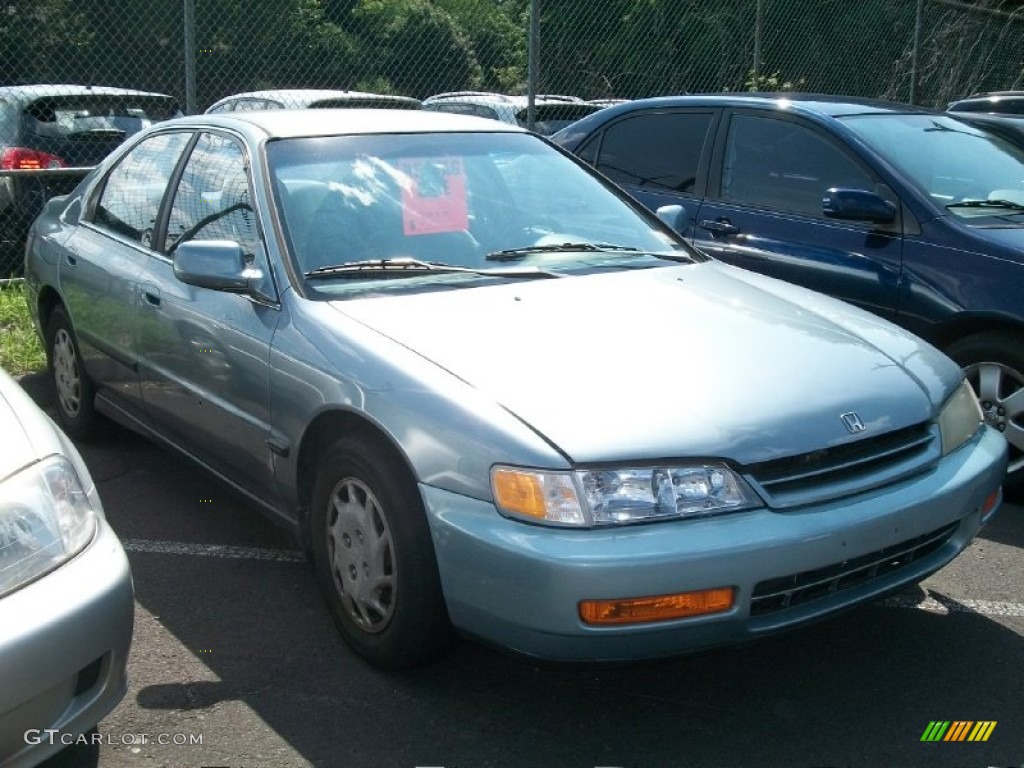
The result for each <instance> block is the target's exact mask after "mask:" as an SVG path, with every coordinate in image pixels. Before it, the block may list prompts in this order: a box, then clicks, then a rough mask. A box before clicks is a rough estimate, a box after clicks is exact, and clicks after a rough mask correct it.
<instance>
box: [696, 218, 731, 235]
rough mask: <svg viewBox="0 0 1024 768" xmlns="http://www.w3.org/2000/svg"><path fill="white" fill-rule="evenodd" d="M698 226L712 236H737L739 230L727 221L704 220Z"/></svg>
mask: <svg viewBox="0 0 1024 768" xmlns="http://www.w3.org/2000/svg"><path fill="white" fill-rule="evenodd" d="M700 226H701V228H702V229H706V230H707V231H708V232H710V233H711V234H712V235H738V234H739V232H740V228H739V227H737V226H736V225H735V224H733V223H732V222H731V221H729V220H728V219H714V220H712V219H704V220H702V221H701V223H700Z"/></svg>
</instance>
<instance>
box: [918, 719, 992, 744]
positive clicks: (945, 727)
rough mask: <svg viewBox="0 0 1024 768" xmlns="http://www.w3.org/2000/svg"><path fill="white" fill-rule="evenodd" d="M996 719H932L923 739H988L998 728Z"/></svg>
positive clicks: (923, 734)
mask: <svg viewBox="0 0 1024 768" xmlns="http://www.w3.org/2000/svg"><path fill="white" fill-rule="evenodd" d="M996 722H997V721H995V720H978V721H974V720H954V721H952V722H950V721H949V720H932V721H931V722H930V723H928V727H927V728H925V729H924V733H922V734H921V741H988V737H989V736H991V735H992V731H994V730H995V729H996Z"/></svg>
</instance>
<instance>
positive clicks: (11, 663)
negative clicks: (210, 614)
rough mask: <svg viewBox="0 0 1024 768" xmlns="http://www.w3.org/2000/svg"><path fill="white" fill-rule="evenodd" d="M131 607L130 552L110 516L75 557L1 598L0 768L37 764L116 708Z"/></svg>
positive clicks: (125, 681)
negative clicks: (126, 551)
mask: <svg viewBox="0 0 1024 768" xmlns="http://www.w3.org/2000/svg"><path fill="white" fill-rule="evenodd" d="M134 609H135V604H134V596H133V590H132V579H131V572H130V570H129V566H128V559H127V557H126V556H125V554H124V550H123V549H122V547H121V544H120V542H119V541H118V540H117V537H116V536H115V535H114V532H113V531H112V530H111V529H110V526H109V525H108V524H107V523H106V521H105V520H103V519H100V520H99V521H98V528H97V532H96V536H95V537H94V538H93V541H92V542H91V543H90V544H89V546H88V547H86V548H85V549H84V550H83V551H82V552H80V553H79V554H78V555H77V556H75V557H74V558H73V559H72V560H70V561H69V562H67V563H64V564H63V565H62V566H60V567H59V568H57V569H56V570H55V571H52V572H50V573H48V574H46V575H45V576H43V577H42V578H40V579H39V580H38V581H35V582H32V583H31V584H28V585H26V586H24V587H22V588H21V589H19V590H17V591H15V592H13V593H11V594H9V595H7V596H6V597H3V598H0V768H22V766H31V765H36V764H37V763H39V762H41V761H43V760H44V759H46V758H48V757H49V756H50V755H52V754H54V753H56V752H59V751H60V750H61V749H62V747H63V744H62V742H61V738H64V739H65V740H67V739H73V737H75V736H78V735H79V734H81V733H84V732H86V731H88V730H89V729H90V728H92V727H93V726H95V725H96V724H97V723H98V722H99V721H100V719H102V718H103V717H104V716H106V715H107V714H108V713H109V712H110V711H111V710H112V709H113V708H114V707H115V706H117V704H118V702H120V701H121V699H122V697H123V696H124V694H125V692H126V691H127V688H128V679H127V673H126V667H127V663H128V650H129V647H130V644H131V638H132V626H133V622H134ZM45 729H54V730H55V731H59V735H58V736H57V737H56V738H53V739H50V738H48V736H47V734H45V733H42V732H43V731H44V730H45ZM29 731H37V732H39V733H38V734H37V735H38V736H41V737H42V738H39V739H34V738H30V739H26V732H29ZM31 741H35V742H38V743H30V742H31Z"/></svg>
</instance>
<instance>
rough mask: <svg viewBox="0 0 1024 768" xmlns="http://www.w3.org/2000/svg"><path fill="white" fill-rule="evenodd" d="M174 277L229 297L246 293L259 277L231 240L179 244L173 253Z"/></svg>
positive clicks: (256, 283) (257, 272)
mask: <svg viewBox="0 0 1024 768" xmlns="http://www.w3.org/2000/svg"><path fill="white" fill-rule="evenodd" d="M174 276H175V277H176V278H178V279H179V280H181V282H183V283H186V284H187V285H194V286H197V287H199V288H209V289H211V290H214V291H228V292H230V293H249V292H250V291H251V290H252V289H253V288H254V287H255V286H256V285H258V284H259V281H260V278H261V277H262V276H261V274H260V272H259V270H256V269H253V268H252V267H250V266H249V265H248V264H247V263H246V260H245V252H244V251H243V250H242V246H240V245H239V244H238V243H236V242H234V241H231V240H189V241H188V242H185V243H182V244H181V245H179V246H178V247H177V248H175V249H174Z"/></svg>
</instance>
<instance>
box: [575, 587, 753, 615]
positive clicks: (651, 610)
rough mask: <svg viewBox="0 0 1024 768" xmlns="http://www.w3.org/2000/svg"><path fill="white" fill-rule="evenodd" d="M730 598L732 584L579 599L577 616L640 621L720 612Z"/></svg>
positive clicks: (731, 602)
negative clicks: (652, 594)
mask: <svg viewBox="0 0 1024 768" xmlns="http://www.w3.org/2000/svg"><path fill="white" fill-rule="evenodd" d="M733 602H734V590H733V588H732V587H717V588H715V589H703V590H699V591H696V592H681V593H679V594H677V595H661V596H659V597H632V598H623V599H620V600H583V601H582V602H581V603H580V618H581V619H583V621H584V622H585V623H586V624H642V623H644V622H650V621H668V620H669V619H683V618H686V617H688V616H704V615H707V614H709V613H722V612H723V611H728V610H729V609H730V608H732V605H733Z"/></svg>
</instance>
